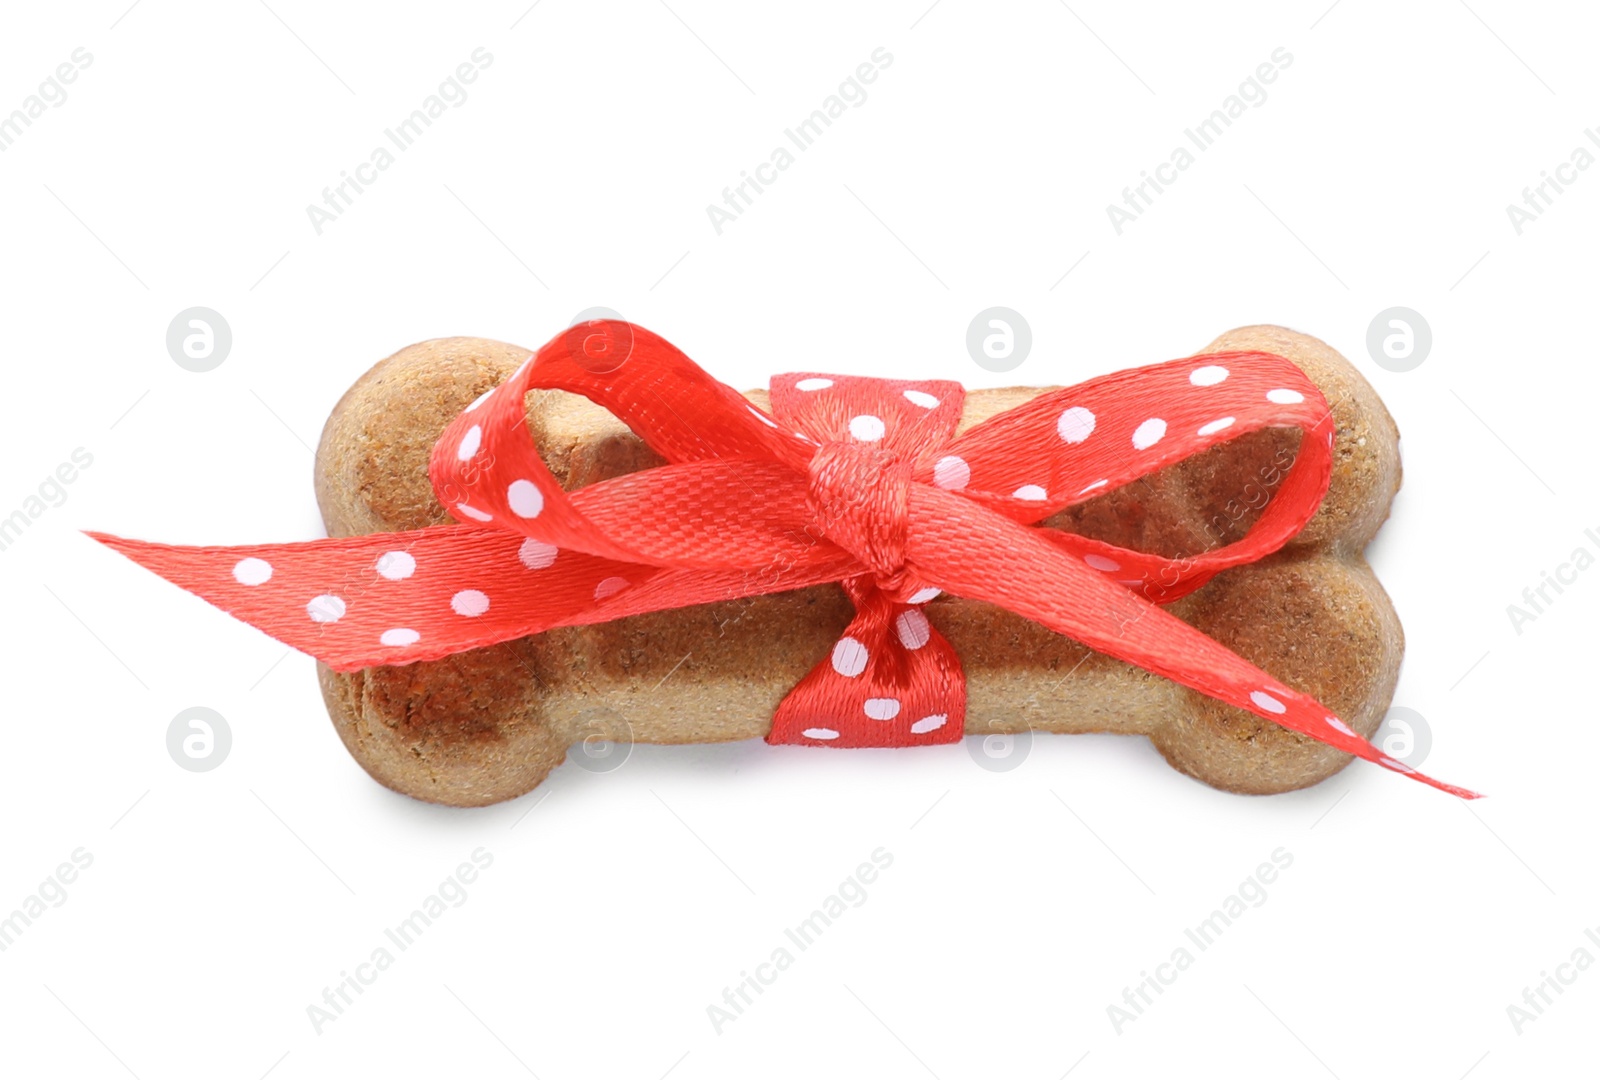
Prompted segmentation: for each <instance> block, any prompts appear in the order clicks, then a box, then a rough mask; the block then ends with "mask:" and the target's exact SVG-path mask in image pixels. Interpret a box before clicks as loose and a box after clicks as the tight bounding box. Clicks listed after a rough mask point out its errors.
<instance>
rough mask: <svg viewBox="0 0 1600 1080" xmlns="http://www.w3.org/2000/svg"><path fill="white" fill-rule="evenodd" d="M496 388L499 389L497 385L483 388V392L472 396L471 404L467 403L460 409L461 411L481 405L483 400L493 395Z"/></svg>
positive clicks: (470, 409) (468, 410)
mask: <svg viewBox="0 0 1600 1080" xmlns="http://www.w3.org/2000/svg"><path fill="white" fill-rule="evenodd" d="M498 389H500V388H499V387H498V386H491V387H489V389H487V390H485V391H484V392H483V393H481V394H479V395H478V396H477V397H476V398H474V399H473V401H472V404H471V405H468V406H467V407H466V408H465V409H463V410H462V412H472V411H473V410H474V409H476V408H477V407H478V406H479V405H482V404H483V403H484V402H485V401H488V400H489V399H490V398H491V397H493V396H494V392H495V391H496V390H498Z"/></svg>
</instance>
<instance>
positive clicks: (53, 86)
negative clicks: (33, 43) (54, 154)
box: [0, 45, 94, 151]
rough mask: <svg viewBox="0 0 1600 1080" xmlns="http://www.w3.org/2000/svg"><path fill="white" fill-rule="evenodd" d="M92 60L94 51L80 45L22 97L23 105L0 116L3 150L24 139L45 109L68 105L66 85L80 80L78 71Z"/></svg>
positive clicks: (0, 137)
mask: <svg viewBox="0 0 1600 1080" xmlns="http://www.w3.org/2000/svg"><path fill="white" fill-rule="evenodd" d="M93 63H94V54H93V53H91V52H90V51H89V50H88V49H85V48H84V47H83V46H81V45H80V46H78V47H77V48H76V49H73V50H72V55H71V56H70V57H68V58H67V59H66V60H63V61H62V62H61V63H60V64H57V65H56V69H55V70H54V71H52V72H51V73H50V74H49V75H47V76H46V77H45V80H44V81H43V82H42V83H40V84H39V89H38V90H36V91H34V92H33V93H31V94H29V95H28V96H27V97H25V98H23V99H22V105H21V106H20V107H18V108H15V109H12V110H11V113H10V115H8V116H0V151H6V150H9V149H11V144H12V143H14V142H16V141H17V140H18V139H20V138H22V133H23V132H24V131H26V130H27V129H28V128H31V127H32V126H33V122H34V121H35V120H37V119H39V118H40V117H41V116H43V115H44V113H45V109H46V108H52V109H59V108H61V106H63V105H65V104H66V103H67V86H68V85H70V84H71V83H75V82H77V81H78V75H79V73H80V72H82V71H84V70H85V69H86V68H88V67H89V65H90V64H93Z"/></svg>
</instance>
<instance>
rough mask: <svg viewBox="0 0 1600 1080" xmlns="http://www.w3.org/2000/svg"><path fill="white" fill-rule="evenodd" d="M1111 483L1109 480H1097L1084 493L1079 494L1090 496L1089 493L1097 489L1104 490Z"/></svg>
mask: <svg viewBox="0 0 1600 1080" xmlns="http://www.w3.org/2000/svg"><path fill="white" fill-rule="evenodd" d="M1109 483H1111V481H1109V480H1096V481H1095V482H1094V483H1092V484H1090V485H1089V486H1088V487H1086V488H1084V489H1083V490H1082V491H1080V492H1078V494H1079V495H1087V494H1089V492H1091V491H1093V490H1094V489H1095V488H1103V487H1105V486H1106V485H1107V484H1109Z"/></svg>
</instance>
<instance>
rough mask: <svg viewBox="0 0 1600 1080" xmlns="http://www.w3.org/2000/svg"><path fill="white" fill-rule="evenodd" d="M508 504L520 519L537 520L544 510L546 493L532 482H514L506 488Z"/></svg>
mask: <svg viewBox="0 0 1600 1080" xmlns="http://www.w3.org/2000/svg"><path fill="white" fill-rule="evenodd" d="M506 503H507V504H508V505H509V506H510V507H511V512H512V513H513V514H515V515H517V516H518V517H524V518H536V517H538V516H539V511H541V510H543V509H544V492H542V491H540V490H539V486H538V485H537V484H535V483H534V482H533V481H532V480H513V481H512V482H511V486H510V487H508V488H506Z"/></svg>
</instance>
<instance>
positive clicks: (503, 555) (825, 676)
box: [91, 321, 1472, 797]
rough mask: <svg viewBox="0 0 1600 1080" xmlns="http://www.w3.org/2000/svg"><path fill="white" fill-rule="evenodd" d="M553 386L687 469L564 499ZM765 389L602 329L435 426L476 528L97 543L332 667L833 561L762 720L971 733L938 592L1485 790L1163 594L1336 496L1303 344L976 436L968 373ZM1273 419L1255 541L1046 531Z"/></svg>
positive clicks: (807, 732) (472, 641)
mask: <svg viewBox="0 0 1600 1080" xmlns="http://www.w3.org/2000/svg"><path fill="white" fill-rule="evenodd" d="M535 389H542V390H562V391H567V392H569V393H575V394H580V395H583V396H584V397H587V398H589V399H590V400H591V401H594V402H595V403H597V404H599V405H601V406H603V407H604V408H606V409H609V410H610V411H611V412H612V413H613V414H615V415H616V416H617V417H619V418H620V419H621V420H622V421H623V422H624V423H626V424H627V425H628V426H629V427H630V428H632V429H633V430H634V431H635V432H636V433H638V435H639V436H640V437H641V438H642V439H643V440H644V441H645V442H646V443H647V444H648V445H649V446H650V447H651V449H653V450H654V451H656V453H658V454H659V455H660V456H661V457H662V458H664V459H665V460H666V462H667V464H665V465H664V466H661V467H658V468H653V469H646V470H643V471H641V472H635V473H630V474H628V475H625V476H620V477H617V478H614V479H611V480H604V481H601V482H599V483H595V484H591V485H589V486H587V487H583V488H580V489H578V490H576V491H571V492H569V491H565V490H563V488H562V487H561V485H560V484H559V483H558V482H557V481H556V479H555V477H554V476H553V475H552V474H551V472H550V470H549V468H548V467H546V465H545V464H544V461H543V459H542V458H541V457H540V453H539V448H538V447H537V446H536V445H535V444H534V442H533V437H532V435H531V434H530V431H529V426H528V417H527V414H526V410H525V405H524V401H525V398H526V395H527V394H528V392H529V391H530V390H535ZM770 390H771V400H772V413H771V415H769V414H768V413H766V412H763V411H762V410H760V409H757V408H755V407H754V406H753V405H751V404H750V403H749V402H748V401H747V400H746V399H745V398H744V397H743V396H742V395H740V394H739V393H738V392H737V391H735V390H733V389H732V388H731V387H728V386H725V385H723V384H722V383H720V382H718V381H716V380H715V379H713V378H711V376H709V375H708V374H706V372H705V371H703V370H701V369H700V368H699V367H698V366H697V365H696V364H694V362H693V361H691V360H690V359H689V358H688V357H687V356H684V355H683V353H681V352H679V351H678V350H677V349H675V348H674V347H673V346H672V345H670V344H668V343H667V342H666V341H664V340H663V339H661V338H659V337H657V336H656V335H654V334H652V333H650V332H649V331H647V330H644V329H643V328H641V327H637V326H633V325H631V324H628V323H623V322H616V321H596V322H592V323H586V324H582V325H579V326H575V327H572V328H570V329H568V330H566V331H564V332H563V333H561V334H559V335H557V336H556V337H555V338H554V339H552V340H551V341H550V342H549V343H548V344H546V345H545V346H544V347H543V348H542V349H540V350H539V352H538V353H537V354H536V355H535V356H533V357H530V358H529V360H528V362H526V363H524V364H523V365H522V367H521V368H519V369H518V370H517V372H516V373H515V374H514V375H512V376H511V378H510V379H508V380H507V381H506V382H504V383H502V384H501V385H500V386H499V387H496V388H494V389H492V390H490V391H488V392H486V393H485V394H484V395H483V396H482V397H480V398H479V399H478V400H477V401H474V402H473V403H472V404H471V405H469V406H468V407H467V408H466V409H465V410H464V411H463V412H462V413H461V415H460V416H458V417H457V418H456V419H455V420H454V421H452V422H451V423H450V425H449V426H448V427H447V428H446V429H445V431H444V433H443V434H442V435H441V436H440V437H439V440H438V442H437V443H436V444H435V446H434V450H433V455H432V458H431V460H430V463H429V469H428V471H429V476H430V478H431V479H432V481H433V485H434V491H435V493H436V495H437V496H438V498H439V501H440V503H441V504H442V505H443V506H445V508H446V509H448V510H449V511H450V513H451V514H453V515H454V516H455V518H456V519H457V521H458V522H460V524H457V525H448V526H438V527H435V528H429V529H419V530H415V531H410V532H402V533H389V534H378V535H371V536H355V537H345V538H339V539H327V540H317V541H310V542H305V543H293V544H256V545H244V546H239V547H191V548H184V547H174V546H170V545H165V544H152V543H144V542H140V541H134V540H124V539H121V538H118V537H113V536H107V535H104V534H91V535H94V536H95V537H96V539H99V540H101V541H103V542H104V543H106V544H108V545H110V546H112V547H113V548H115V549H117V550H118V551H121V552H122V553H124V554H126V555H127V556H129V557H130V558H132V559H135V560H136V561H138V562H140V563H141V564H143V565H145V566H147V567H149V568H150V569H152V570H154V571H155V572H156V573H159V574H161V575H162V576H164V577H166V578H168V579H169V580H171V581H173V582H175V583H176V584H178V585H180V586H182V587H183V588H186V589H188V590H190V591H191V592H194V593H196V594H198V595H200V596H202V597H204V598H205V599H207V600H209V601H210V602H212V603H213V604H216V605H217V606H218V607H220V608H222V609H223V610H224V611H227V612H229V613H231V614H233V615H234V616H235V617H237V618H240V619H242V620H244V621H246V622H248V623H250V624H252V625H254V626H257V627H259V628H261V629H262V630H265V631H266V632H267V633H269V634H271V635H272V636H274V637H276V638H278V639H279V640H280V641H283V642H285V643H287V644H289V645H291V646H293V647H295V648H298V649H301V650H302V651H304V652H307V653H310V654H311V655H312V656H315V657H316V658H318V659H319V660H322V661H323V662H325V663H327V664H328V665H329V666H331V667H333V668H334V669H335V670H338V671H352V670H356V669H358V668H363V667H369V666H372V665H376V664H408V663H414V662H417V661H421V660H434V659H438V658H440V657H444V656H448V655H450V654H452V653H456V652H461V651H464V650H467V649H473V648H479V647H482V646H486V645H492V644H495V643H498V642H502V641H507V640H510V639H513V638H519V637H524V636H526V635H529V634H536V633H539V632H541V631H543V630H548V629H551V628H553V627H558V626H577V625H583V624H590V623H599V622H607V621H610V620H613V619H620V618H624V617H627V616H630V615H637V614H642V613H646V612H653V611H662V610H666V609H670V608H680V607H687V606H690V605H695V604H705V603H712V602H716V601H725V600H732V599H738V598H743V597H748V596H755V595H760V594H764V593H773V592H779V591H784V590H790V589H798V588H804V587H808V586H813V585H820V584H825V583H829V582H838V583H840V584H841V585H842V586H843V587H844V589H845V591H846V593H847V594H848V595H849V596H850V598H851V600H852V601H854V602H855V605H856V613H855V616H854V618H853V619H852V620H851V621H850V623H849V625H848V626H846V627H844V628H843V632H842V633H841V634H840V635H839V636H838V638H837V639H836V640H835V643H834V645H833V646H832V648H831V649H830V650H829V653H828V655H827V656H824V657H821V658H819V659H818V662H817V664H816V666H815V667H814V668H813V669H812V670H811V671H810V673H809V674H807V675H806V676H805V678H803V679H802V680H801V681H800V682H799V683H798V684H797V685H796V686H795V687H794V688H793V690H791V691H790V693H789V694H788V695H787V696H786V697H785V698H784V699H783V701H782V702H781V703H780V704H779V706H778V709H777V711H776V713H775V714H774V716H773V720H772V728H771V731H770V733H769V734H768V736H767V739H768V741H769V742H774V743H796V744H802V745H811V746H916V745H928V744H932V743H945V742H952V741H955V740H957V739H960V738H961V736H962V734H963V731H964V727H965V719H966V707H967V696H966V680H965V676H964V675H963V674H962V671H961V664H960V661H959V659H958V658H957V656H956V654H955V650H954V649H953V648H952V647H951V645H950V643H949V642H948V641H946V640H945V638H944V637H943V636H942V635H941V634H940V633H939V631H938V629H937V627H936V626H935V625H934V622H933V620H930V619H929V617H928V615H927V614H926V613H925V611H924V610H923V609H924V606H925V605H927V604H928V603H929V602H930V601H932V600H934V599H935V598H936V597H937V596H938V595H939V594H940V591H941V590H943V591H946V592H949V593H952V594H954V595H957V596H961V597H965V598H967V599H968V600H974V601H982V602H987V603H990V604H994V605H997V606H999V607H1002V608H1005V609H1007V610H1009V611H1012V612H1015V613H1016V614H1018V615H1021V616H1023V617H1025V618H1028V619H1032V620H1034V621H1035V622H1038V623H1040V624H1042V625H1044V626H1046V627H1048V628H1049V629H1051V630H1054V631H1056V632H1058V633H1061V634H1066V635H1068V636H1070V637H1073V638H1075V639H1077V640H1078V641H1080V642H1082V643H1083V644H1084V645H1086V646H1088V647H1090V648H1092V649H1095V650H1097V651H1099V652H1102V653H1105V654H1107V655H1110V656H1113V657H1116V658H1118V659H1121V660H1124V661H1127V662H1128V663H1132V664H1135V665H1138V666H1139V667H1142V668H1144V669H1145V670H1147V671H1150V672H1152V673H1154V674H1157V675H1162V676H1165V677H1167V678H1170V679H1172V680H1174V681H1176V682H1179V683H1181V684H1183V685H1185V686H1188V687H1191V688H1193V689H1195V690H1197V691H1199V692H1201V693H1204V694H1207V695H1209V696H1211V697H1214V698H1216V699H1218V700H1220V701H1223V702H1226V703H1228V704H1230V705H1234V706H1236V707H1238V708H1240V709H1244V710H1246V711H1249V712H1251V713H1254V714H1255V715H1256V716H1259V717H1263V718H1265V719H1267V720H1270V721H1272V722H1274V723H1277V724H1280V725H1282V726H1283V727H1286V728H1288V729H1290V730H1291V731H1295V732H1298V733H1300V734H1302V735H1306V736H1308V737H1310V738H1314V739H1317V740H1320V741H1322V742H1325V743H1327V744H1329V745H1331V746H1334V747H1336V748H1338V749H1339V750H1342V751H1345V752H1346V753H1351V754H1356V755H1358V756H1360V757H1363V758H1366V759H1367V760H1370V761H1374V762H1377V763H1378V764H1380V765H1383V766H1385V767H1387V768H1390V769H1394V770H1396V771H1398V772H1402V773H1405V774H1407V775H1410V776H1412V777H1413V778H1414V779H1417V780H1421V781H1423V782H1425V783H1428V784H1432V785H1433V786H1435V787H1439V788H1441V789H1443V790H1445V791H1449V792H1452V793H1454V794H1457V795H1462V796H1466V797H1471V796H1472V793H1471V792H1467V791H1465V790H1464V789H1461V788H1456V787H1452V786H1451V785H1448V784H1443V783H1440V782H1439V781H1437V780H1433V779H1431V778H1429V777H1426V776H1423V775H1422V774H1420V773H1417V772H1415V771H1414V770H1412V769H1410V768H1408V767H1406V766H1405V765H1403V764H1401V763H1399V762H1396V761H1394V760H1392V759H1390V758H1388V757H1387V756H1385V755H1384V754H1383V752H1382V751H1381V750H1379V749H1378V748H1377V747H1375V746H1373V745H1372V744H1371V743H1369V742H1368V741H1367V740H1366V739H1364V738H1362V737H1361V736H1360V735H1358V734H1356V733H1355V732H1354V731H1353V730H1351V729H1350V728H1349V727H1348V726H1347V725H1346V724H1345V723H1344V722H1343V721H1341V720H1340V719H1339V718H1338V717H1337V716H1335V715H1334V714H1333V713H1332V712H1330V711H1329V710H1328V709H1327V708H1326V707H1325V706H1323V705H1322V704H1320V703H1319V702H1317V701H1316V700H1315V699H1314V698H1312V697H1310V696H1309V695H1307V694H1304V693H1301V692H1299V691H1297V690H1294V689H1292V688H1290V687H1288V686H1285V685H1283V684H1282V683H1281V682H1279V681H1278V680H1276V679H1274V678H1273V677H1272V676H1271V675H1269V674H1268V673H1266V672H1264V671H1262V670H1261V669H1259V668H1257V667H1256V666H1255V665H1253V664H1251V663H1249V662H1248V661H1246V660H1245V659H1243V658H1242V657H1240V656H1238V655H1236V654H1235V653H1233V652H1232V651H1230V650H1229V649H1227V648H1226V647H1224V646H1223V645H1221V644H1220V643H1218V642H1216V641H1214V640H1213V639H1211V638H1209V637H1206V636H1205V635H1204V634H1202V633H1200V632H1199V631H1198V630H1196V629H1195V628H1193V627H1192V626H1190V625H1188V624H1187V623H1184V622H1182V621H1180V620H1179V619H1177V618H1175V617H1173V616H1172V615H1170V614H1168V613H1167V612H1166V611H1164V610H1163V609H1162V607H1161V606H1160V605H1162V604H1165V603H1168V602H1170V601H1172V600H1175V599H1177V598H1178V597H1180V596H1183V595H1185V594H1187V593H1189V592H1192V591H1193V590H1195V589H1197V588H1199V587H1200V586H1202V585H1204V584H1205V583H1206V582H1207V581H1208V580H1210V579H1211V578H1212V577H1213V576H1214V575H1216V574H1218V573H1220V572H1221V571H1223V570H1226V569H1228V568H1230V567H1235V566H1240V565H1243V564H1246V563H1249V562H1253V561H1255V560H1257V559H1260V558H1262V557H1263V556H1265V555H1268V554H1270V553H1272V552H1274V551H1276V550H1278V549H1279V548H1281V547H1282V546H1283V545H1284V544H1286V543H1287V542H1288V541H1289V540H1290V539H1291V538H1292V537H1294V535H1295V534H1296V533H1298V532H1299V531H1300V529H1301V528H1302V527H1303V526H1304V525H1305V523H1306V522H1307V521H1308V520H1309V519H1310V518H1311V516H1312V514H1313V513H1315V512H1316V509H1317V507H1318V505H1319V504H1320V503H1321V501H1322V497H1323V495H1324V494H1325V493H1326V491H1327V488H1328V483H1329V478H1330V476H1331V472H1332V448H1333V442H1334V425H1333V420H1332V414H1331V412H1330V410H1329V408H1328V403H1327V401H1326V400H1325V399H1324V398H1323V396H1322V394H1321V392H1320V391H1319V390H1318V389H1317V387H1316V385H1315V384H1314V383H1312V382H1311V380H1310V379H1308V378H1307V377H1306V376H1305V374H1304V373H1303V372H1301V371H1300V369H1299V368H1297V367H1296V366H1295V365H1294V364H1292V363H1290V362H1289V361H1288V360H1286V359H1284V358H1283V357H1280V356H1274V355H1272V354H1270V353H1260V352H1229V353H1217V354H1212V355H1208V356H1195V357H1187V358H1184V359H1180V360H1173V361H1171V362H1169V363H1165V364H1156V365H1152V366H1150V367H1145V368H1137V369H1133V370H1130V371H1122V372H1117V373H1115V374H1112V375H1107V376H1104V377H1102V378H1097V379H1091V380H1089V381H1087V382H1084V383H1080V384H1078V385H1076V386H1070V387H1066V388H1064V389H1060V390H1052V391H1047V392H1044V393H1041V394H1039V395H1037V396H1036V397H1033V398H1032V399H1030V400H1028V401H1026V402H1025V403H1024V404H1022V405H1019V406H1017V407H1015V408H1013V409H1010V410H1008V411H1006V412H1003V413H1000V414H999V415H996V416H993V417H990V418H989V419H987V420H985V421H984V422H982V423H980V424H976V425H974V426H973V427H971V428H970V429H968V430H966V431H964V432H961V433H960V434H959V435H958V434H957V433H956V431H957V426H958V422H959V420H960V418H961V412H962V406H963V402H964V391H963V390H962V388H961V386H960V385H959V384H957V383H953V382H936V381H926V380H923V381H897V380H888V379H869V378H861V377H856V376H846V375H817V374H791V375H780V376H777V377H775V378H774V379H773V380H772V384H771V387H770ZM1268 427H1292V428H1299V429H1300V430H1301V431H1302V433H1303V434H1302V438H1301V440H1300V445H1299V449H1298V451H1297V453H1296V456H1295V460H1294V462H1293V464H1292V465H1291V466H1290V467H1289V469H1288V471H1287V472H1286V473H1285V474H1284V475H1283V478H1282V479H1281V481H1280V482H1279V483H1278V486H1277V489H1276V492H1275V493H1274V495H1273V496H1272V499H1271V501H1270V502H1269V503H1268V504H1267V506H1266V508H1265V509H1264V510H1263V511H1262V513H1261V514H1260V516H1259V518H1258V519H1257V521H1256V523H1255V525H1254V526H1253V527H1252V528H1251V529H1250V531H1249V532H1248V534H1247V535H1246V536H1245V537H1244V538H1243V539H1241V540H1239V541H1237V542H1235V543H1232V544H1229V545H1227V546H1225V547H1222V548H1218V549H1216V550H1212V551H1206V552H1201V553H1198V554H1192V555H1187V556H1180V557H1164V556H1161V555H1157V554H1153V553H1150V552H1142V551H1137V550H1133V549H1129V548H1123V547H1119V546H1117V545H1113V544H1108V543H1105V542H1103V541H1099V540H1094V539H1090V538H1089V537H1085V536H1080V535H1077V534H1074V533H1069V532H1064V531H1061V530H1058V529H1048V528H1036V527H1034V526H1036V525H1038V524H1039V523H1040V522H1042V521H1044V520H1045V519H1046V518H1048V517H1050V516H1051V515H1053V514H1056V513H1058V512H1059V511H1061V510H1063V509H1065V508H1067V507H1069V506H1072V505H1075V504H1078V503H1081V502H1084V501H1086V500H1089V499H1093V498H1095V497H1097V496H1099V495H1101V494H1103V493H1104V492H1107V491H1110V490H1112V489H1114V488H1117V487H1120V486H1122V485H1124V484H1129V483H1132V482H1135V481H1138V480H1139V479H1140V478H1142V477H1144V476H1146V475H1148V474H1150V473H1153V472H1156V471H1158V470H1160V469H1162V468H1165V467H1167V466H1169V465H1172V464H1174V463H1176V462H1178V461H1180V460H1182V459H1184V458H1186V457H1189V456H1191V455H1193V454H1196V453H1199V452H1201V451H1203V450H1206V449H1208V448H1210V447H1212V446H1215V445H1217V444H1219V443H1221V442H1224V441H1226V440H1228V439H1232V438H1236V437H1238V436H1241V435H1244V434H1247V433H1249V432H1253V431H1259V430H1261V429H1263V428H1268ZM789 646H790V643H789V642H785V641H774V642H772V643H771V647H772V648H774V649H783V648H788V647H789Z"/></svg>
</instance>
